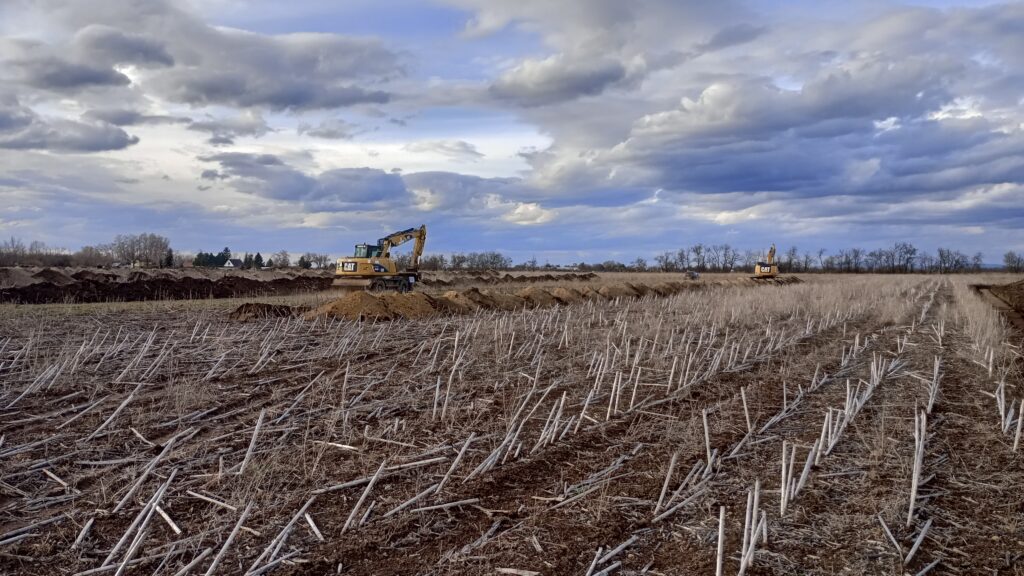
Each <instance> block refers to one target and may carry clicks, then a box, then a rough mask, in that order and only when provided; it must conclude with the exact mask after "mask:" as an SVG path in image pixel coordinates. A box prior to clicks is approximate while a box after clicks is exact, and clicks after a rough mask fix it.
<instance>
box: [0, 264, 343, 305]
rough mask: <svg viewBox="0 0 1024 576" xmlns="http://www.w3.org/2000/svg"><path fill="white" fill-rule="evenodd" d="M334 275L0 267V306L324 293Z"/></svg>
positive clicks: (202, 269)
mask: <svg viewBox="0 0 1024 576" xmlns="http://www.w3.org/2000/svg"><path fill="white" fill-rule="evenodd" d="M332 280H333V276H332V275H329V274H326V273H320V272H315V273H312V274H309V273H307V274H297V273H295V274H288V273H281V272H249V273H246V274H239V273H235V272H225V271H223V270H218V269H215V268H193V269H186V270H181V269H161V270H147V271H143V270H130V271H129V270H109V271H107V270H96V269H82V268H77V269H76V268H64V269H56V268H43V269H41V270H38V269H26V268H0V302H15V303H19V304H45V303H51V302H130V301H138V300H178V299H195V298H230V297H238V296H243V297H247V296H264V295H270V294H275V295H276V294H291V293H295V292H309V291H315V290H326V289H327V288H329V287H330V285H331V281H332Z"/></svg>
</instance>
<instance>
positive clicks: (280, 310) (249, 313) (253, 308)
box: [228, 302, 309, 322]
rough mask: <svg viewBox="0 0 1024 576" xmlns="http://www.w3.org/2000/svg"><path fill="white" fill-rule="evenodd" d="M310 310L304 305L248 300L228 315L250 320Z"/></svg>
mask: <svg viewBox="0 0 1024 576" xmlns="http://www.w3.org/2000/svg"><path fill="white" fill-rule="evenodd" d="M307 310H309V308H306V307H304V306H285V305H284V304H262V303H259V302H247V303H245V304H242V305H241V306H239V307H238V308H235V310H234V311H233V312H231V314H229V315H228V317H229V318H231V319H232V320H239V321H241V322H247V321H249V320H256V319H261V320H262V319H264V318H290V317H292V316H298V315H299V314H301V313H303V312H305V311H307Z"/></svg>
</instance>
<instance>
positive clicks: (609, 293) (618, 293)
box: [597, 284, 640, 300]
mask: <svg viewBox="0 0 1024 576" xmlns="http://www.w3.org/2000/svg"><path fill="white" fill-rule="evenodd" d="M597 293H598V294H600V295H601V296H604V297H605V298H607V299H609V300H612V299H614V298H636V297H637V296H639V295H640V293H639V292H637V291H636V290H635V289H633V287H632V286H631V285H629V284H609V285H606V286H601V287H600V288H598V290H597Z"/></svg>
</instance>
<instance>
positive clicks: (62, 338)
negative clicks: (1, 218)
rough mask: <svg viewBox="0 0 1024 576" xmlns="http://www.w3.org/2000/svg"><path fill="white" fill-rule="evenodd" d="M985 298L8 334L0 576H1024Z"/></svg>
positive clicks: (77, 312) (780, 299) (171, 316)
mask: <svg viewBox="0 0 1024 576" xmlns="http://www.w3.org/2000/svg"><path fill="white" fill-rule="evenodd" d="M641 280H643V281H641ZM979 282H980V280H978V279H972V278H960V277H954V278H945V277H943V278H936V277H928V276H903V277H901V276H844V277H839V278H836V277H821V278H816V279H815V280H814V281H812V282H807V283H801V284H796V285H790V286H774V285H767V286H755V285H752V284H751V283H744V282H732V281H729V282H722V283H719V284H714V283H705V284H703V285H702V286H700V289H691V288H692V286H691V285H687V284H685V283H673V282H664V283H659V282H658V281H649V280H648V279H645V278H643V279H634V280H632V281H629V283H628V284H627V283H626V281H625V280H619V281H615V282H606V283H603V284H601V285H598V284H581V285H576V284H575V283H573V284H571V285H570V284H566V285H564V286H556V287H552V288H550V289H549V288H547V287H545V286H542V285H536V286H529V287H527V288H526V290H522V287H516V289H515V290H512V291H509V290H499V289H497V288H494V289H491V288H486V289H476V288H469V289H466V290H461V291H451V292H447V293H436V294H435V293H416V294H412V295H399V294H386V295H381V296H379V297H378V296H375V295H372V294H367V293H364V292H359V293H356V294H355V295H352V298H351V299H350V300H349V299H339V300H336V301H331V302H326V303H324V302H318V303H319V304H320V306H318V307H316V308H313V309H311V310H309V311H307V312H306V313H305V314H297V313H296V310H295V309H294V308H292V307H290V306H287V305H284V304H282V303H275V304H273V305H263V304H258V303H256V304H252V303H250V304H251V305H249V306H247V307H246V308H245V309H244V310H242V309H238V310H236V308H237V306H238V303H237V302H226V301H208V302H201V303H188V302H147V303H136V304H110V305H82V306H41V307H14V306H7V307H0V573H3V574H28V575H34V574H56V573H83V572H88V573H90V574H117V573H121V574H124V573H145V574H153V573H156V574H189V573H191V574H213V573H217V574H253V575H255V574H268V573H269V574H328V573H329V574H349V575H408V574H473V575H475V574H480V575H484V574H488V575H489V574H513V575H516V574H545V575H548V574H551V575H562V574H581V575H590V576H596V575H598V574H605V575H607V574H641V573H647V574H708V575H710V574H715V572H716V565H717V564H718V563H719V562H722V563H723V565H724V571H723V573H725V574H737V573H747V574H772V575H784V574H787V575H788V574H816V575H818V574H820V575H825V574H837V573H847V574H905V573H907V574H924V573H928V574H993V573H998V574H1024V556H1022V552H1021V551H1022V550H1024V491H1021V490H1020V479H1021V478H1022V474H1024V446H1022V445H1021V444H1022V441H1021V430H1022V427H1024V419H1022V418H1021V414H1022V413H1024V409H1022V400H1024V390H1022V387H1021V386H1022V374H1021V357H1020V346H1021V343H1022V338H1021V334H1020V333H1019V332H1015V331H1014V329H1013V328H1012V327H1010V326H1009V325H1008V324H1007V323H1006V322H1005V320H1004V319H1003V318H1002V317H1001V316H1000V315H999V313H998V312H996V311H995V310H994V309H993V308H992V307H991V306H990V305H989V304H988V303H987V302H986V301H984V300H983V299H982V297H981V296H980V295H979V294H978V293H976V292H975V291H973V290H972V289H971V288H970V284H972V283H979ZM987 283H989V284H991V283H992V282H987ZM527 290H537V291H542V292H543V293H544V294H545V295H546V296H543V295H541V294H539V293H538V292H531V293H530V295H529V296H528V295H523V296H517V295H516V294H515V293H516V292H524V293H525V292H526V291H527ZM531 296H532V298H533V299H534V300H535V301H536V302H543V303H541V304H537V303H536V302H533V303H531V300H530V298H531ZM548 298H550V300H548ZM295 303H302V302H301V301H296V302H295ZM428 308H429V312H428ZM233 310H236V311H237V312H238V315H239V316H241V315H242V314H243V312H244V313H246V314H249V315H250V317H248V318H246V321H244V322H240V321H236V320H233V319H232V318H231V313H232V311H233ZM367 310H369V311H371V312H375V313H374V314H369V313H368V312H367ZM360 318H361V319H362V320H363V321H359V320H360ZM371 319H376V320H378V321H377V322H371V321H366V320H371ZM380 320H383V321H380ZM719 550H721V551H722V554H721V557H719V555H718V551H719Z"/></svg>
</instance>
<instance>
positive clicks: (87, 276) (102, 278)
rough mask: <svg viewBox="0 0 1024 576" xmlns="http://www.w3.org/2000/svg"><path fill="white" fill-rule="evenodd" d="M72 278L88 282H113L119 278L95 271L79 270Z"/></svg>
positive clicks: (115, 275)
mask: <svg viewBox="0 0 1024 576" xmlns="http://www.w3.org/2000/svg"><path fill="white" fill-rule="evenodd" d="M71 277H72V278H74V279H75V280H81V281H86V282H112V281H114V280H115V279H116V278H117V274H109V273H102V272H95V271H93V270H79V271H78V272H75V273H74V274H72V275H71Z"/></svg>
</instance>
